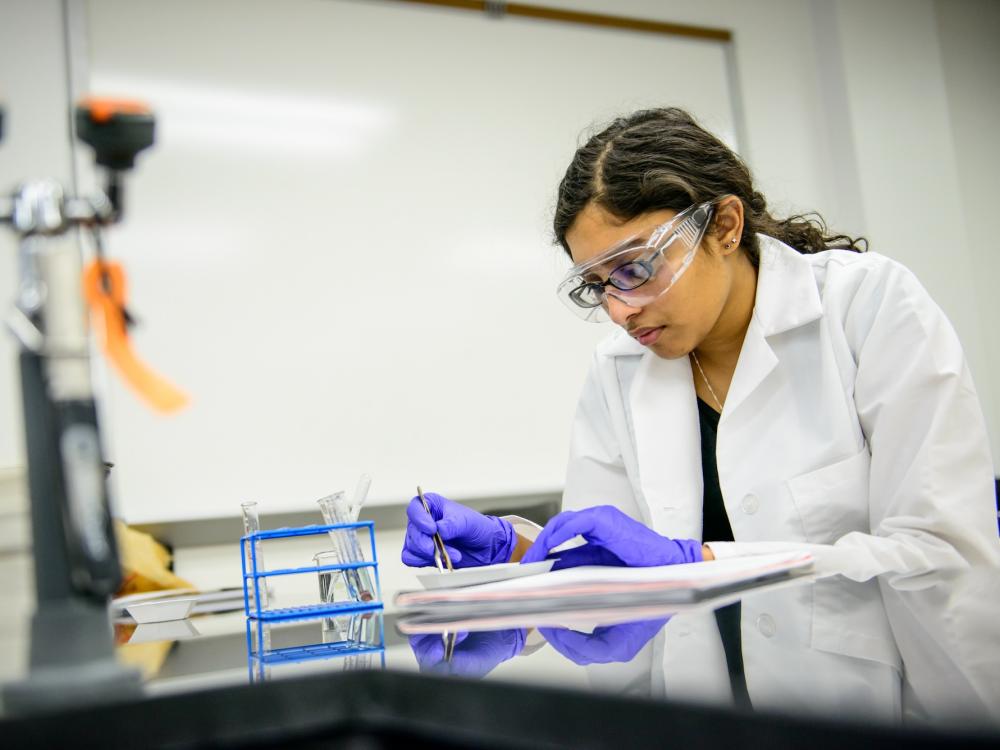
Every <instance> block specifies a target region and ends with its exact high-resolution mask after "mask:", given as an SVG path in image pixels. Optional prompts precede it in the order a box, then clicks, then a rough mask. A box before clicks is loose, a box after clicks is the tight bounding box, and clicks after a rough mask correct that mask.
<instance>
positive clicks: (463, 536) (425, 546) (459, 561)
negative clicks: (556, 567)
mask: <svg viewBox="0 0 1000 750" xmlns="http://www.w3.org/2000/svg"><path fill="white" fill-rule="evenodd" d="M424 499H425V500H427V507H429V508H430V509H431V515H430V516H429V515H427V511H426V510H424V506H423V504H422V503H421V502H420V498H419V497H415V498H413V499H412V500H410V505H409V506H408V507H407V509H406V517H407V519H408V522H407V524H406V540H405V541H404V542H403V554H402V555H401V557H402V560H403V564H404V565H412V566H413V567H424V566H427V565H434V532H435V531H437V532H438V533H439V534H440V535H441V539H443V540H444V547H445V549H446V550H447V551H448V557H449V558H451V564H452V565H453V566H454V567H456V568H472V567H476V566H478V565H493V564H494V563H505V562H510V555H511V553H512V552H513V551H514V547H515V546H517V534H515V533H514V527H513V526H511V524H510V523H508V522H507V521H504V520H503V519H502V518H497V517H496V516H487V515H484V514H482V513H479V512H478V511H474V510H472V508H466V507H465V506H464V505H461V504H460V503H455V502H452V501H451V500H449V499H448V498H446V497H442V496H441V495H436V494H434V493H433V492H425V493H424ZM431 516H433V518H431ZM442 564H444V561H442Z"/></svg>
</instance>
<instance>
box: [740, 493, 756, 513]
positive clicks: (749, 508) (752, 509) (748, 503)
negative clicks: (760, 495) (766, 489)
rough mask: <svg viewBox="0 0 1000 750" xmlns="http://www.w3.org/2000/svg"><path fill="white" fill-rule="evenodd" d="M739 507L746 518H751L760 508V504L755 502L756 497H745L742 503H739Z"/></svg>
mask: <svg viewBox="0 0 1000 750" xmlns="http://www.w3.org/2000/svg"><path fill="white" fill-rule="evenodd" d="M740 507H741V508H743V512H744V513H746V514H747V515H748V516H752V515H753V514H754V513H756V512H757V509H758V508H759V507H760V502H759V501H758V500H757V496H756V495H747V496H746V497H745V498H743V502H742V503H740Z"/></svg>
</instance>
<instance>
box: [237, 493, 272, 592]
mask: <svg viewBox="0 0 1000 750" xmlns="http://www.w3.org/2000/svg"><path fill="white" fill-rule="evenodd" d="M240 508H241V509H242V510H243V533H244V535H245V536H249V535H250V534H255V533H257V532H258V531H260V512H259V510H258V509H257V503H256V502H255V501H253V500H247V501H246V502H245V503H241V504H240ZM252 544H253V548H254V557H256V559H257V572H261V571H263V570H264V557H263V555H262V554H261V543H260V541H259V540H254V541H253V542H252ZM244 549H245V551H246V566H247V573H253V562H252V560H251V556H250V545H249V544H248V545H247V546H246V547H245V548H244ZM255 584H256V585H255ZM258 588H259V589H260V608H261V609H267V579H266V578H260V579H253V580H252V582H251V586H250V595H251V596H254V594H255V591H256V590H257V589H258Z"/></svg>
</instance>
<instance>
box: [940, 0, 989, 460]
mask: <svg viewBox="0 0 1000 750" xmlns="http://www.w3.org/2000/svg"><path fill="white" fill-rule="evenodd" d="M934 9H935V17H936V20H937V24H938V39H939V41H940V45H941V63H942V66H943V69H944V87H945V93H946V94H947V102H948V116H949V119H950V120H951V133H952V141H953V144H954V149H955V164H956V167H957V169H958V190H959V197H960V198H961V211H962V217H963V220H964V223H965V229H966V245H967V247H968V252H969V258H970V261H971V265H972V267H973V269H974V270H975V273H973V275H972V281H973V285H974V287H975V292H976V296H975V299H976V303H977V307H978V313H977V314H976V316H975V317H976V320H975V325H976V326H977V327H978V329H979V331H980V339H981V341H980V343H981V345H982V346H983V351H982V353H979V354H977V355H976V357H977V362H976V365H977V367H976V370H975V372H976V373H977V375H978V377H977V378H976V380H977V385H978V387H979V393H980V396H981V397H982V399H983V405H984V407H985V408H986V412H987V416H988V419H989V422H990V426H991V434H992V438H993V455H994V464H995V466H996V471H997V473H1000V459H998V458H997V456H1000V346H998V345H997V342H998V341H1000V331H998V328H1000V315H998V314H997V292H996V289H997V283H998V280H1000V252H998V248H1000V235H998V233H997V225H996V220H995V217H996V214H997V198H998V197H1000V196H998V193H1000V190H998V188H997V184H998V181H997V180H998V175H1000V138H997V132H998V131H997V123H1000V44H998V43H997V39H1000V3H997V2H995V1H994V0H937V2H935V4H934ZM940 272H941V271H939V273H940Z"/></svg>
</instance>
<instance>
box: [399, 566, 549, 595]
mask: <svg viewBox="0 0 1000 750" xmlns="http://www.w3.org/2000/svg"><path fill="white" fill-rule="evenodd" d="M555 562H556V561H555V560H542V561H541V562H536V563H526V564H524V565H522V564H521V563H500V564H499V565H483V566H481V567H478V568H458V569H456V570H453V571H448V570H446V571H444V572H443V573H441V572H440V571H438V570H434V569H423V570H421V571H420V572H418V573H417V580H418V581H420V585H421V586H423V587H424V588H425V589H450V588H456V587H461V586H475V585H476V584H479V583H493V582H494V581H506V580H507V579H508V578H521V577H522V576H535V575H538V574H539V573H548V572H549V571H550V570H551V569H552V566H553V565H554V564H555Z"/></svg>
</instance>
